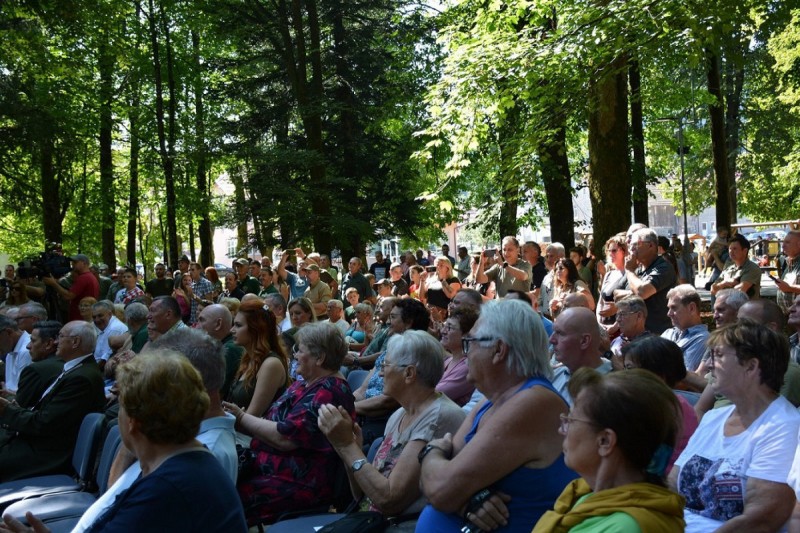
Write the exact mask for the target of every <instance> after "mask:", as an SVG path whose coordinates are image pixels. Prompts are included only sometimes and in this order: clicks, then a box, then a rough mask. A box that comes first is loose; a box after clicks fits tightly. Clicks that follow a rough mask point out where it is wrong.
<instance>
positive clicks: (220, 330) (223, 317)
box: [197, 304, 244, 398]
mask: <svg viewBox="0 0 800 533" xmlns="http://www.w3.org/2000/svg"><path fill="white" fill-rule="evenodd" d="M232 324H233V316H232V315H231V312H230V311H229V310H228V308H227V307H225V306H224V305H220V304H212V305H209V306H207V307H206V308H205V309H203V310H202V311H201V312H200V315H199V316H198V317H197V325H198V327H199V328H200V329H202V330H204V331H205V332H206V333H208V334H209V335H211V336H212V337H214V338H215V339H217V340H218V341H219V342H221V343H222V345H223V346H224V347H225V382H224V383H223V384H222V387H221V388H220V391H219V392H220V396H221V397H222V398H225V397H227V395H228V390H230V388H231V384H232V383H233V380H234V378H235V377H236V371H237V370H238V369H239V362H240V361H241V360H242V352H243V351H244V350H243V349H242V347H241V346H239V345H237V344H235V343H234V342H233V335H231V325H232Z"/></svg>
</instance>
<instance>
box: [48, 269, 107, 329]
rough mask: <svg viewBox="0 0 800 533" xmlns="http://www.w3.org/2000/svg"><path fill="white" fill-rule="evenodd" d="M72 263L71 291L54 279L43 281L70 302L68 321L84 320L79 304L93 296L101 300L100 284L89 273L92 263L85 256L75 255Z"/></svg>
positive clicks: (49, 278)
mask: <svg viewBox="0 0 800 533" xmlns="http://www.w3.org/2000/svg"><path fill="white" fill-rule="evenodd" d="M69 260H70V261H72V286H71V287H70V288H69V290H67V289H65V288H64V287H62V286H61V285H60V284H59V283H58V280H57V279H55V278H54V277H52V276H50V277H45V278H43V279H42V281H44V282H45V283H46V284H47V285H49V286H51V287H53V288H54V289H55V291H56V292H57V293H58V295H59V296H60V297H61V298H63V299H64V300H66V301H68V302H69V315H68V318H67V320H69V321H72V320H82V318H81V312H80V309H79V308H78V304H79V303H80V301H81V300H82V299H83V298H86V297H87V296H91V297H92V298H96V299H99V298H100V283H99V282H98V281H97V278H96V277H94V275H93V274H92V273H91V272H90V271H89V267H90V266H91V264H92V263H91V261H89V258H88V257H86V256H85V255H83V254H78V255H74V256H72V257H70V258H69Z"/></svg>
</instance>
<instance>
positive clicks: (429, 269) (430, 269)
mask: <svg viewBox="0 0 800 533" xmlns="http://www.w3.org/2000/svg"><path fill="white" fill-rule="evenodd" d="M425 270H426V271H427V272H436V266H435V265H430V266H426V267H425Z"/></svg>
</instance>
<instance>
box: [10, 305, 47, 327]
mask: <svg viewBox="0 0 800 533" xmlns="http://www.w3.org/2000/svg"><path fill="white" fill-rule="evenodd" d="M15 320H16V321H17V327H19V329H21V330H23V331H27V332H28V333H30V332H31V331H33V325H34V324H35V323H37V322H39V321H41V320H47V309H45V308H44V306H43V305H42V304H40V303H39V302H28V303H26V304H23V305H21V306H19V313H18V314H17V316H16V317H15Z"/></svg>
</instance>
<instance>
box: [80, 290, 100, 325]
mask: <svg viewBox="0 0 800 533" xmlns="http://www.w3.org/2000/svg"><path fill="white" fill-rule="evenodd" d="M96 303H97V299H96V298H92V297H91V296H86V297H85V298H81V301H80V302H79V303H78V310H80V312H81V318H82V319H83V320H85V321H86V322H92V306H93V305H94V304H96Z"/></svg>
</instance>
